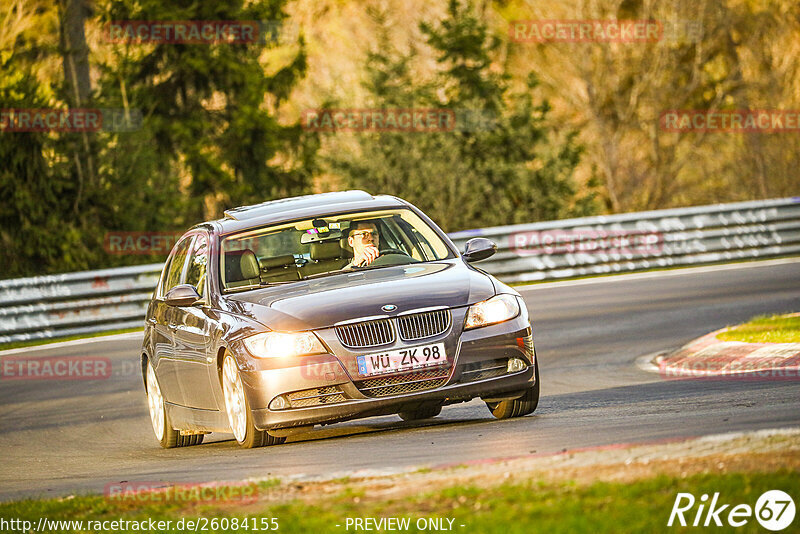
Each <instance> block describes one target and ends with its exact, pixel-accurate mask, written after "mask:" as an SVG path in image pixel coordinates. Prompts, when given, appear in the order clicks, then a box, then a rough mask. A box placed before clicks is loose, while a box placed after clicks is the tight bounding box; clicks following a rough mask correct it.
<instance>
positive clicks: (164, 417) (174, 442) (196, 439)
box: [145, 359, 204, 449]
mask: <svg viewBox="0 0 800 534" xmlns="http://www.w3.org/2000/svg"><path fill="white" fill-rule="evenodd" d="M145 374H146V376H145V381H146V388H145V389H146V393H147V407H148V409H149V411H150V422H151V423H152V424H153V433H154V434H155V435H156V439H157V440H158V443H159V444H160V445H161V446H162V447H164V448H165V449H174V448H175V447H189V446H191V445H200V444H201V443H203V437H204V436H203V434H196V435H193V436H181V433H180V431H179V430H175V429H174V428H173V427H172V421H170V419H169V414H168V413H167V409H166V406H165V405H164V396H163V395H162V394H161V386H159V385H158V379H157V378H156V372H155V370H154V369H153V365H152V364H151V363H150V360H149V359H148V360H147V369H146V370H145Z"/></svg>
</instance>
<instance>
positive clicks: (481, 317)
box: [464, 295, 519, 330]
mask: <svg viewBox="0 0 800 534" xmlns="http://www.w3.org/2000/svg"><path fill="white" fill-rule="evenodd" d="M517 315H519V302H518V301H517V297H515V296H514V295H496V296H494V297H492V298H490V299H488V300H484V301H483V302H478V303H477V304H473V305H472V306H470V307H469V311H468V312H467V323H466V324H465V325H464V329H465V330H468V329H470V328H478V327H479V326H488V325H490V324H497V323H502V322H503V321H509V320H511V319H513V318H514V317H516V316H517Z"/></svg>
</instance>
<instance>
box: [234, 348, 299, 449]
mask: <svg viewBox="0 0 800 534" xmlns="http://www.w3.org/2000/svg"><path fill="white" fill-rule="evenodd" d="M221 380H222V392H223V393H224V394H225V413H226V414H227V416H228V423H229V424H230V427H231V432H232V433H233V437H234V438H235V439H236V443H238V444H239V446H241V447H242V448H244V449H253V448H256V447H264V446H267V445H279V444H281V443H283V442H284V441H286V438H276V437H274V436H270V435H269V434H268V433H267V432H266V431H264V430H258V429H257V428H256V426H255V423H254V422H253V412H252V411H251V410H250V402H249V401H248V400H247V395H245V393H244V384H243V383H242V377H241V375H240V374H239V366H238V365H237V364H236V359H235V358H234V357H233V356H231V355H230V354H228V353H225V357H224V359H223V360H222V376H221Z"/></svg>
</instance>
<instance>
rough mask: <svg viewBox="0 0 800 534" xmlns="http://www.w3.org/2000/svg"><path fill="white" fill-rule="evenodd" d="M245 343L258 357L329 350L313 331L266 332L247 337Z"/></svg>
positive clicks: (294, 354) (317, 352) (315, 352)
mask: <svg viewBox="0 0 800 534" xmlns="http://www.w3.org/2000/svg"><path fill="white" fill-rule="evenodd" d="M244 345H245V347H247V350H248V352H250V354H252V355H253V356H256V357H257V358H286V357H292V356H303V355H305V354H321V353H324V352H327V351H326V350H325V347H323V346H322V343H321V342H320V340H319V339H317V336H315V335H314V334H313V333H312V332H297V333H293V334H284V333H282V332H266V333H264V334H256V335H254V336H250V337H248V338H246V339H245V340H244Z"/></svg>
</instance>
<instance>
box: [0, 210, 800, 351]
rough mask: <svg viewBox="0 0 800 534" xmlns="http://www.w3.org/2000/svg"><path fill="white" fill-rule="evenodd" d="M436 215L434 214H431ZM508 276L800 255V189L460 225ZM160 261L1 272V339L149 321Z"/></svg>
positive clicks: (522, 278) (490, 266) (496, 270)
mask: <svg viewBox="0 0 800 534" xmlns="http://www.w3.org/2000/svg"><path fill="white" fill-rule="evenodd" d="M434 217H435V214H434ZM450 237H451V238H452V239H453V241H454V242H455V243H456V245H458V247H459V249H460V250H463V248H464V244H465V243H466V241H468V240H469V239H472V238H473V237H486V238H489V239H492V240H493V241H495V242H496V243H497V245H498V252H497V254H495V255H494V256H492V257H491V258H489V259H487V260H485V261H482V262H480V263H479V264H478V266H479V267H480V268H481V269H483V270H485V271H487V272H490V273H492V274H494V275H496V276H497V277H498V278H500V279H501V280H503V281H505V282H526V281H533V280H547V279H559V278H572V277H577V276H587V275H594V274H605V273H615V272H632V271H638V270H643V269H651V268H658V267H670V266H681V265H698V264H711V263H725V262H728V261H735V260H740V259H756V258H767V257H775V256H790V255H800V197H794V198H787V199H778V200H764V201H754V202H739V203H735V204H719V205H713V206H700V207H694V208H681V209H672V210H658V211H649V212H640V213H625V214H620V215H607V216H597V217H585V218H581V219H566V220H560V221H548V222H541V223H532V224H521V225H514V226H500V227H494V228H481V229H477V230H467V231H464V232H456V233H454V234H451V235H450ZM161 266H162V265H161V264H159V263H154V264H150V265H141V266H136V267H123V268H118V269H103V270H98V271H87V272H80V273H67V274H59V275H51V276H37V277H33V278H18V279H13V280H0V345H2V344H7V343H11V342H15V341H24V340H32V339H42V338H56V337H65V336H72V335H82V334H88V333H95V332H104V331H108V330H117V329H123V328H132V327H138V326H142V324H143V318H144V313H145V309H146V306H147V302H148V301H149V299H150V296H151V294H152V291H153V288H154V287H155V285H156V282H157V279H158V275H159V273H160V271H161Z"/></svg>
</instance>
